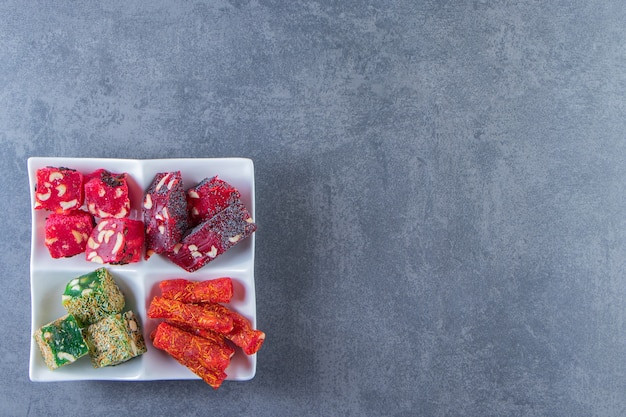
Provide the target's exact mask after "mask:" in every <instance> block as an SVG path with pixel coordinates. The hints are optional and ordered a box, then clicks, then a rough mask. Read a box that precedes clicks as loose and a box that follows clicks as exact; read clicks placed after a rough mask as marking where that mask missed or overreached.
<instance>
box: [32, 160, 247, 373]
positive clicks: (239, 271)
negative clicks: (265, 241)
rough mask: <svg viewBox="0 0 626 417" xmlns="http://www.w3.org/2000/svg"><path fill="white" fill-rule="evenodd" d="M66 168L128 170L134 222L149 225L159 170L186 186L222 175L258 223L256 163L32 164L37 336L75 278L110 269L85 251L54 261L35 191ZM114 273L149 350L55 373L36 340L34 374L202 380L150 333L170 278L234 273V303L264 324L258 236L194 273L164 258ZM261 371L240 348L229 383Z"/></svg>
mask: <svg viewBox="0 0 626 417" xmlns="http://www.w3.org/2000/svg"><path fill="white" fill-rule="evenodd" d="M46 166H63V167H68V168H73V169H76V170H78V171H80V172H82V173H83V174H87V173H91V172H93V171H95V170H96V169H98V168H104V169H107V170H109V171H111V172H116V173H121V172H126V173H127V174H128V175H129V177H130V179H129V189H130V198H131V215H130V217H131V218H134V219H139V220H141V203H142V200H143V193H144V190H146V189H147V188H148V186H149V185H150V183H151V182H152V179H153V178H154V176H155V175H156V174H157V173H159V172H168V171H181V174H182V177H183V183H184V185H185V188H189V187H192V186H194V185H195V184H197V183H198V182H200V181H201V180H203V179H204V178H207V177H213V176H215V175H218V176H219V177H220V178H221V179H223V180H224V181H227V182H228V183H230V184H232V185H233V186H234V187H236V188H237V189H238V190H239V192H240V193H241V197H242V201H243V203H244V204H245V205H246V207H247V208H248V210H249V211H250V214H251V215H252V217H253V218H254V215H255V212H254V166H253V163H252V161H251V160H250V159H245V158H218V159H200V158H198V159H146V160H132V159H101V158H42V157H32V158H29V159H28V176H29V181H30V190H31V193H30V194H31V212H32V233H31V261H30V288H31V335H32V334H33V333H34V332H35V330H37V329H38V328H40V327H41V326H42V325H44V324H47V323H49V322H51V321H53V320H55V319H57V318H59V317H61V316H63V315H64V314H66V311H65V309H64V308H63V306H62V305H61V294H62V293H63V291H64V289H65V284H66V283H67V282H69V281H70V280H71V279H73V278H75V277H77V276H80V275H82V274H85V273H87V272H90V271H93V270H95V269H97V268H98V267H100V266H102V265H99V264H96V263H93V262H89V261H87V260H85V257H84V254H79V255H76V256H74V257H71V258H64V259H53V258H52V257H51V256H50V254H49V252H48V249H47V248H46V247H45V245H44V236H45V230H44V226H45V219H46V216H47V215H48V214H49V212H46V211H43V210H34V209H32V207H34V203H35V197H34V188H35V184H36V182H37V178H36V172H37V169H39V168H43V167H46ZM104 266H105V267H106V268H107V269H108V270H109V271H110V272H111V274H112V275H113V277H114V278H115V281H116V282H117V284H118V286H119V287H120V289H121V290H122V291H123V292H124V295H125V297H126V307H125V310H133V311H134V312H135V314H136V315H138V316H139V319H140V322H141V325H142V329H143V336H144V339H145V341H146V346H147V348H148V351H147V352H146V353H145V354H143V355H141V356H140V357H138V358H134V359H131V360H130V361H128V362H125V363H123V364H120V365H117V366H112V367H107V368H100V369H95V368H93V367H92V366H91V362H90V359H89V357H88V356H85V357H82V358H80V359H78V360H77V361H76V362H75V363H72V364H69V365H66V366H63V367H61V368H59V369H56V370H54V371H51V370H49V369H48V367H47V366H46V364H45V363H44V361H43V358H42V356H41V353H40V351H39V348H38V346H37V344H36V342H35V341H34V339H33V338H32V337H31V345H30V366H29V377H30V379H31V380H32V381H73V380H126V381H133V380H135V381H147V380H166V379H199V378H198V376H196V375H195V374H193V373H192V372H191V371H189V370H188V369H187V368H186V367H184V366H182V365H180V364H179V363H178V362H176V360H174V359H173V358H171V357H170V356H169V355H168V354H167V353H165V352H163V351H160V350H158V349H156V348H155V347H153V346H152V343H151V342H150V337H149V335H150V333H151V332H152V331H153V330H154V328H155V327H156V325H157V324H158V322H157V321H156V320H152V319H149V318H148V317H147V316H146V310H147V308H148V305H149V304H150V301H151V300H152V297H154V296H155V295H158V294H159V289H158V283H159V282H160V281H161V280H164V279H171V278H187V279H191V280H198V281H200V280H206V279H212V278H218V277H224V276H228V277H231V278H232V279H233V285H234V295H233V299H232V301H231V302H230V304H229V305H228V306H229V307H230V308H232V309H233V310H235V311H237V312H239V313H240V314H242V315H243V316H244V317H247V318H248V319H249V320H250V321H251V323H252V325H253V326H255V327H256V298H255V289H254V234H252V235H251V236H250V237H248V238H247V239H246V240H244V241H242V242H241V243H239V244H237V245H236V246H234V247H233V248H231V249H230V250H229V251H227V252H226V253H224V254H222V255H220V256H219V257H218V258H216V259H215V260H214V261H212V262H209V263H208V264H207V265H205V266H204V267H203V268H201V269H199V270H198V271H195V272H193V273H189V272H187V271H185V270H184V269H182V268H180V267H179V266H177V265H175V264H173V263H172V262H170V261H168V260H167V259H166V258H164V257H161V256H160V255H153V256H152V257H151V258H150V259H149V260H147V261H146V260H143V259H142V260H140V261H139V262H137V263H131V264H127V265H104ZM255 372H256V354H255V355H250V356H247V355H245V354H244V353H243V352H242V351H241V349H238V350H237V352H236V353H235V356H233V358H232V360H231V363H230V365H229V367H228V368H227V369H226V374H227V375H228V378H227V380H235V381H245V380H249V379H252V378H253V377H254V374H255Z"/></svg>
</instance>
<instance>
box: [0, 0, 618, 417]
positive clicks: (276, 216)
mask: <svg viewBox="0 0 626 417" xmlns="http://www.w3.org/2000/svg"><path fill="white" fill-rule="evenodd" d="M98 3H101V4H96V2H92V3H91V4H87V2H66V1H58V2H50V1H39V2H31V1H17V0H2V1H0V145H1V146H2V150H3V152H2V156H1V158H0V164H1V169H2V171H1V172H2V176H3V181H4V186H3V187H0V200H1V203H0V204H2V207H1V208H2V212H3V213H4V217H3V219H4V221H3V233H2V234H3V236H4V238H3V239H2V240H0V245H1V246H0V249H1V250H2V252H1V253H2V255H0V260H1V267H2V274H3V276H4V277H3V280H2V282H3V285H2V286H3V289H2V291H0V304H1V305H2V306H3V307H2V316H3V320H2V321H1V324H0V326H1V330H2V335H3V337H2V341H1V342H0V358H1V360H0V364H1V367H2V376H3V377H2V379H1V382H0V409H1V410H3V411H0V414H2V415H11V416H41V415H64V416H85V415H141V416H149V415H155V416H161V415H195V416H206V415H212V416H237V415H242V416H308V415H310V416H331V415H337V416H364V415H372V416H398V417H399V416H413V415H423V416H623V415H626V309H625V300H626V281H625V276H624V269H625V263H626V216H625V213H626V211H625V206H626V163H625V155H626V153H625V152H626V140H625V139H626V137H625V132H626V28H625V26H624V24H625V22H626V3H624V2H623V1H595V2H586V1H582V0H574V1H561V0H558V1H515V0H473V1H470V0H466V1H449V0H425V1H408V0H405V1H402V0H397V1H396V0H392V1H378V0H365V1H354V0H346V1H328V0H324V1H316V2H305V1H283V2H280V1H272V0H253V1H251V0H232V1H210V2H179V1H154V2H144V1H131V0H126V1H106V2H98ZM29 156H75V157H89V156H94V157H129V158H165V157H194V156H198V157H221V156H243V157H249V158H252V159H253V160H254V162H255V169H256V187H257V188H256V190H257V200H256V201H257V221H258V222H259V230H258V232H257V237H256V239H257V240H256V242H257V248H256V284H257V307H258V308H257V312H258V325H259V327H260V328H262V329H263V330H265V331H266V332H267V335H268V339H267V342H266V344H265V346H264V347H263V349H262V350H261V352H259V354H258V368H257V375H256V377H255V378H254V379H253V380H252V381H249V382H243V383H242V382H239V383H237V382H226V383H225V384H224V385H223V387H222V388H221V389H220V390H219V391H216V392H215V391H213V390H211V389H210V388H208V387H207V386H206V385H205V384H204V383H202V382H200V381H163V382H127V383H120V382H93V381H92V382H79V383H72V382H70V383H33V382H30V381H29V379H28V355H29V341H30V302H29V300H30V295H29V294H30V293H29V291H30V289H29V266H28V265H29V256H30V214H29V197H28V183H27V171H26V159H27V158H28V157H29Z"/></svg>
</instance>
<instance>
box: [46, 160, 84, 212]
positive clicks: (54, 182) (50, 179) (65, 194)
mask: <svg viewBox="0 0 626 417" xmlns="http://www.w3.org/2000/svg"><path fill="white" fill-rule="evenodd" d="M82 205H83V174H81V173H80V172H78V171H76V170H74V169H70V168H64V167H45V168H40V169H38V170H37V185H36V186H35V209H36V210H49V211H53V212H55V213H67V212H69V211H72V210H77V209H79V208H80V207H81V206H82Z"/></svg>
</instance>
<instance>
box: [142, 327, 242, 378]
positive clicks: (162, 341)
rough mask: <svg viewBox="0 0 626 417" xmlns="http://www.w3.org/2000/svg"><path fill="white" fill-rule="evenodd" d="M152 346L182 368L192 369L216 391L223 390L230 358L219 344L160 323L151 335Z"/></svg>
mask: <svg viewBox="0 0 626 417" xmlns="http://www.w3.org/2000/svg"><path fill="white" fill-rule="evenodd" d="M152 343H153V345H154V347H156V348H157V349H161V350H164V351H165V352H167V353H168V354H169V355H171V356H172V357H173V358H174V359H176V360H177V361H178V362H179V363H180V364H182V365H184V366H186V367H187V368H189V369H190V370H191V371H192V372H193V373H195V374H196V375H198V376H199V377H200V378H202V380H203V381H205V382H206V383H207V384H209V385H210V386H211V387H213V388H214V389H217V388H219V387H220V385H221V384H222V382H223V381H224V380H225V379H226V377H227V375H226V373H225V372H224V371H225V369H226V367H227V366H228V365H229V363H230V356H229V354H228V353H227V352H224V351H223V350H222V349H221V348H220V346H219V345H218V344H215V343H213V342H212V341H210V340H207V339H205V338H202V337H199V336H196V335H193V334H191V333H189V332H187V331H185V330H182V329H180V328H178V327H176V326H172V325H170V324H168V323H160V324H159V325H158V326H157V328H156V329H155V331H154V332H153V333H152Z"/></svg>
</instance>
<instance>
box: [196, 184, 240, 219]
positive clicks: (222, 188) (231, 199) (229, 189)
mask: <svg viewBox="0 0 626 417" xmlns="http://www.w3.org/2000/svg"><path fill="white" fill-rule="evenodd" d="M239 199H240V194H239V191H238V190H237V189H236V188H235V187H233V186H232V185H230V184H228V183H227V182H226V181H223V180H221V179H219V178H218V177H217V176H215V177H213V178H211V179H209V178H205V179H204V180H202V181H201V182H200V183H199V184H198V185H196V186H195V187H193V188H190V189H189V190H187V208H188V210H189V217H190V219H191V225H192V226H197V225H198V224H200V223H202V222H203V221H205V220H209V219H210V218H211V217H213V216H215V215H216V214H217V213H219V212H220V211H222V210H224V209H225V208H226V207H228V206H230V205H231V204H235V203H237V202H239Z"/></svg>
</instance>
